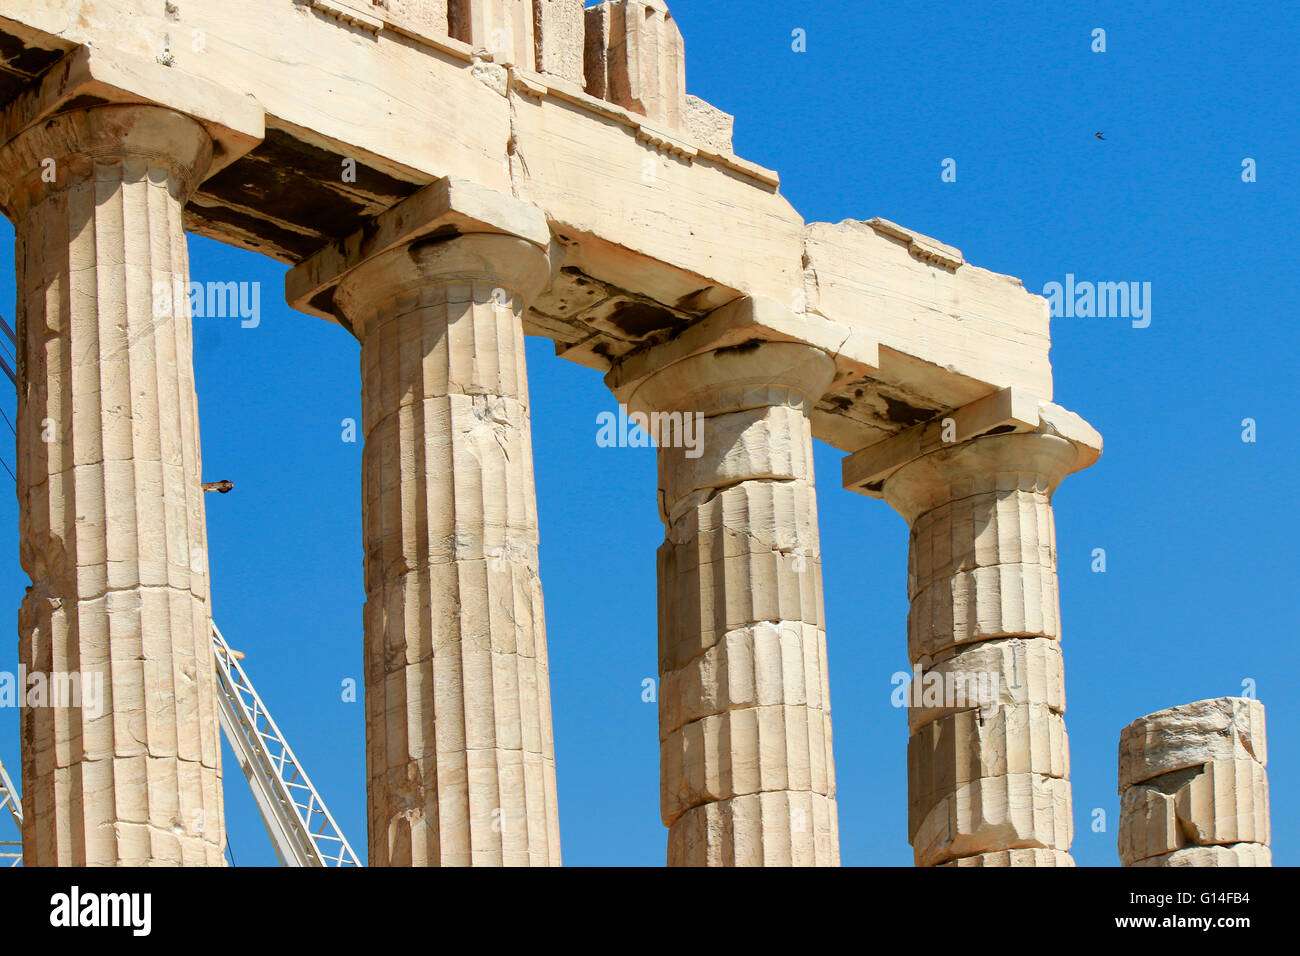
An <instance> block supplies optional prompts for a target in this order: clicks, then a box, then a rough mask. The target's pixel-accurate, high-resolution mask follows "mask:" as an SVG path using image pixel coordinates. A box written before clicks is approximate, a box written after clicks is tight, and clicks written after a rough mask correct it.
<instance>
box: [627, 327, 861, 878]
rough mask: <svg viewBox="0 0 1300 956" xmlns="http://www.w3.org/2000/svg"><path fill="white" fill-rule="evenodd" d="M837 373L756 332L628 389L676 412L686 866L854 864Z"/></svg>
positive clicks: (679, 774) (666, 585)
mask: <svg viewBox="0 0 1300 956" xmlns="http://www.w3.org/2000/svg"><path fill="white" fill-rule="evenodd" d="M833 374H834V363H833V362H832V360H831V359H830V357H829V356H828V355H827V354H826V353H825V352H822V351H820V350H818V349H815V348H812V347H811V346H806V345H800V344H793V343H773V342H767V343H763V344H757V343H755V344H753V345H749V346H744V347H741V348H729V349H718V350H714V351H709V352H705V353H702V354H699V355H695V356H692V357H690V358H687V359H685V360H683V361H680V362H676V363H674V364H670V365H668V366H666V367H665V368H663V369H662V370H660V371H658V372H656V373H654V374H652V375H650V376H649V377H648V378H647V379H646V380H645V381H644V382H643V383H642V384H641V385H640V387H639V388H637V390H636V391H635V393H634V394H633V395H632V398H631V400H630V401H629V405H630V407H631V408H632V410H633V411H634V412H642V413H659V414H660V415H663V414H665V413H670V414H673V415H675V417H674V418H661V419H660V421H659V423H658V424H659V426H660V427H655V428H654V430H655V431H657V432H658V434H657V435H656V436H655V437H656V439H657V443H658V444H659V446H660V448H659V505H660V515H661V517H662V518H663V521H664V526H665V529H666V535H665V537H666V540H665V541H664V544H663V546H662V547H661V548H660V549H659V674H660V688H659V737H660V755H661V756H660V768H661V809H662V814H663V821H664V824H665V825H666V826H667V827H668V863H669V865H670V866H790V865H808V866H811V865H836V864H838V863H839V838H838V820H837V815H836V807H835V769H834V762H833V760H832V756H831V720H830V694H829V686H828V679H827V669H826V633H825V626H824V623H823V614H822V576H821V552H820V544H819V541H818V534H817V500H816V494H815V488H814V482H813V458H812V432H811V428H810V425H809V422H808V410H809V408H810V407H811V405H812V404H813V403H814V402H815V401H816V400H817V399H818V398H820V397H821V395H822V393H823V392H824V391H825V388H826V386H827V385H828V384H829V383H830V380H831V378H832V376H833ZM683 416H686V417H685V418H683Z"/></svg>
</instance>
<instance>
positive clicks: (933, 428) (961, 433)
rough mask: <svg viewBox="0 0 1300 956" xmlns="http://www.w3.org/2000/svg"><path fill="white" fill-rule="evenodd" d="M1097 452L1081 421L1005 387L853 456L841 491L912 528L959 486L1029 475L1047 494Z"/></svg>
mask: <svg viewBox="0 0 1300 956" xmlns="http://www.w3.org/2000/svg"><path fill="white" fill-rule="evenodd" d="M1101 448H1102V440H1101V435H1100V434H1098V433H1097V431H1096V430H1095V429H1094V428H1093V427H1092V426H1091V425H1089V424H1088V423H1087V422H1085V421H1084V420H1083V419H1082V418H1080V417H1079V416H1078V415H1076V414H1074V413H1073V412H1070V411H1067V410H1066V409H1064V408H1062V407H1060V406H1059V405H1054V404H1052V403H1051V402H1045V401H1042V400H1040V399H1038V398H1037V397H1035V396H1033V395H1030V394H1028V393H1026V392H1023V391H1021V390H1019V389H1013V388H1008V389H1003V390H1002V391H999V392H994V393H992V394H991V395H987V396H985V397H984V398H981V399H978V400H977V401H974V402H972V403H970V404H969V405H965V406H963V407H961V408H958V409H955V410H953V411H951V412H949V413H948V414H946V415H943V416H939V417H937V418H935V419H933V420H931V421H929V422H926V423H924V424H921V425H915V426H913V427H912V428H909V429H906V430H905V431H902V432H900V433H898V434H897V435H894V436H893V437H891V438H888V439H886V440H885V441H883V442H880V443H878V444H876V445H872V446H870V447H868V448H864V449H862V450H860V451H858V452H855V453H854V454H852V455H850V456H849V457H847V458H846V459H844V464H843V477H844V487H845V488H848V489H849V490H850V491H857V492H859V493H860V494H864V495H868V496H870V497H873V498H884V499H886V500H887V501H888V502H889V503H890V505H892V506H893V507H894V508H895V509H896V510H898V511H899V512H900V513H901V514H902V515H903V516H904V517H905V518H907V519H908V521H909V523H910V522H911V521H912V519H913V518H915V517H916V516H917V515H918V514H921V513H923V512H925V511H927V510H929V508H931V507H934V506H936V505H938V504H941V503H943V502H944V501H947V500H951V497H952V494H953V486H954V485H955V484H956V483H959V482H972V483H975V484H983V485H988V487H987V488H984V489H983V490H995V488H996V482H997V480H998V478H997V476H998V475H1003V476H1006V475H1010V474H1020V475H1031V476H1035V477H1036V478H1037V479H1039V481H1038V482H1037V483H1039V484H1042V485H1043V487H1042V489H1040V490H1043V491H1045V492H1046V493H1047V494H1049V495H1050V494H1051V493H1052V492H1053V491H1054V490H1055V489H1056V487H1057V485H1059V484H1060V482H1061V481H1062V480H1063V479H1064V478H1065V477H1066V475H1069V474H1072V473H1074V472H1076V471H1081V470H1083V469H1084V468H1087V467H1088V466H1090V465H1092V464H1093V463H1094V462H1096V461H1097V459H1098V458H1099V457H1100V456H1101ZM972 490H976V489H975V487H974V484H972Z"/></svg>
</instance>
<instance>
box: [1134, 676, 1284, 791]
mask: <svg viewBox="0 0 1300 956" xmlns="http://www.w3.org/2000/svg"><path fill="white" fill-rule="evenodd" d="M1215 760H1253V761H1255V762H1256V763H1258V764H1259V765H1260V766H1261V767H1262V766H1266V765H1267V764H1268V746H1267V742H1266V739H1265V730H1264V705H1263V704H1262V703H1260V702H1259V701H1257V700H1254V699H1253V698H1249V697H1215V698H1212V699H1210V700H1198V701H1196V702H1195V703H1192V704H1182V705H1180V706H1178V707H1170V708H1168V709H1167V710H1158V711H1156V712H1155V713H1154V714H1147V716H1145V717H1139V718H1138V719H1137V720H1135V721H1133V723H1131V724H1129V725H1128V726H1127V727H1125V728H1124V730H1123V732H1121V734H1120V738H1119V792H1120V793H1121V794H1122V793H1123V792H1124V791H1125V790H1127V789H1128V788H1129V787H1131V786H1133V785H1134V784H1138V783H1142V782H1143V781H1145V780H1150V779H1152V778H1153V777H1158V776H1160V775H1161V774H1166V773H1171V772H1173V771H1175V770H1186V769H1187V768H1189V767H1199V766H1202V765H1203V764H1207V763H1210V762H1212V761H1215Z"/></svg>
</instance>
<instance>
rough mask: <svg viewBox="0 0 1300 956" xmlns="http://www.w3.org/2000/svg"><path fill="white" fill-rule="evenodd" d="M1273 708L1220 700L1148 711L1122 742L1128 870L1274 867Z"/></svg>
mask: <svg viewBox="0 0 1300 956" xmlns="http://www.w3.org/2000/svg"><path fill="white" fill-rule="evenodd" d="M1267 766H1268V743H1267V736H1266V734H1265V729H1264V705H1263V704H1261V703H1260V702H1259V701H1257V700H1254V699H1250V698H1245V697H1218V698H1215V699H1213V700H1202V701H1197V702H1196V703H1194V704H1183V705H1181V706H1179V707H1170V708H1169V709H1167V710H1160V711H1156V713H1154V714H1148V715H1147V716H1145V717H1140V718H1138V719H1137V720H1135V721H1133V723H1131V724H1129V725H1128V726H1127V727H1125V728H1124V731H1123V733H1122V734H1121V735H1120V741H1119V793H1120V824H1119V857H1120V862H1121V863H1123V865H1124V866H1137V867H1166V866H1229V867H1231V866H1272V863H1273V861H1272V853H1271V851H1270V850H1269V806H1268V773H1267V770H1266V769H1265V768H1266V767H1267Z"/></svg>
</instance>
